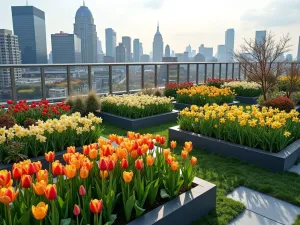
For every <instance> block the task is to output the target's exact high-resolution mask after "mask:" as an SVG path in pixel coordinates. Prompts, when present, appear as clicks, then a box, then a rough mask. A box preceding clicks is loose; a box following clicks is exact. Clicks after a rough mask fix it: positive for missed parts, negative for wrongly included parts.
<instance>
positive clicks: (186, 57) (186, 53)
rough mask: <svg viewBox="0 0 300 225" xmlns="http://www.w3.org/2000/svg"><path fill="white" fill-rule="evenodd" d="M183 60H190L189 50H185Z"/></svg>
mask: <svg viewBox="0 0 300 225" xmlns="http://www.w3.org/2000/svg"><path fill="white" fill-rule="evenodd" d="M183 61H184V62H188V61H190V60H189V52H184V53H183Z"/></svg>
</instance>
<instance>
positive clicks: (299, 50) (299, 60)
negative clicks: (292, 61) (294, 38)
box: [297, 37, 300, 62]
mask: <svg viewBox="0 0 300 225" xmlns="http://www.w3.org/2000/svg"><path fill="white" fill-rule="evenodd" d="M297 61H298V62H300V37H299V43H298V55H297Z"/></svg>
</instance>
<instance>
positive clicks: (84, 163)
mask: <svg viewBox="0 0 300 225" xmlns="http://www.w3.org/2000/svg"><path fill="white" fill-rule="evenodd" d="M93 165H94V163H92V162H91V161H90V160H89V159H83V160H82V162H81V167H83V166H85V167H86V168H87V169H88V170H89V171H90V170H91V169H92V168H93Z"/></svg>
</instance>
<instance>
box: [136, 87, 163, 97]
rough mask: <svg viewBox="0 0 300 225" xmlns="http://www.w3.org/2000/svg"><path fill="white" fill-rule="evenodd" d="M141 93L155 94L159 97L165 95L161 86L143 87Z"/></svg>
mask: <svg viewBox="0 0 300 225" xmlns="http://www.w3.org/2000/svg"><path fill="white" fill-rule="evenodd" d="M140 94H142V95H153V96H157V97H161V96H163V95H164V93H163V92H162V90H161V89H159V88H145V89H143V90H142V91H141V92H140Z"/></svg>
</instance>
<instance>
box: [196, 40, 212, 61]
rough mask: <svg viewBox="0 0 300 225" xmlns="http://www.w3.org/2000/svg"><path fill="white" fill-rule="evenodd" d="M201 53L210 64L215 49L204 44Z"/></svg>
mask: <svg viewBox="0 0 300 225" xmlns="http://www.w3.org/2000/svg"><path fill="white" fill-rule="evenodd" d="M199 53H200V54H202V55H204V57H205V60H206V61H207V62H208V61H209V60H211V59H212V57H213V48H207V47H204V45H203V44H202V45H200V47H199Z"/></svg>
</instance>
